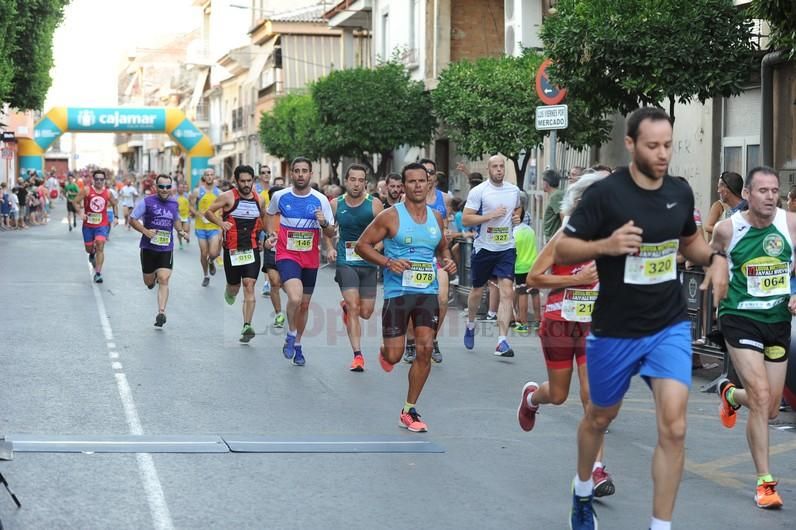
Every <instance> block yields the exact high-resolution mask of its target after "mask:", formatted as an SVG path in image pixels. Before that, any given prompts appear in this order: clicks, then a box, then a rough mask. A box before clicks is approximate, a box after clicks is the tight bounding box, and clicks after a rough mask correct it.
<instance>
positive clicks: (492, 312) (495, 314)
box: [486, 311, 497, 317]
mask: <svg viewBox="0 0 796 530" xmlns="http://www.w3.org/2000/svg"><path fill="white" fill-rule="evenodd" d="M486 316H488V317H494V316H497V313H496V312H495V311H487V312H486Z"/></svg>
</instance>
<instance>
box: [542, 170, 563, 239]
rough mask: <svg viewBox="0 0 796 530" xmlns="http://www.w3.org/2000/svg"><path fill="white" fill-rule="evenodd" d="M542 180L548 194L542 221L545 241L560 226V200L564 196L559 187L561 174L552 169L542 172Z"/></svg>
mask: <svg viewBox="0 0 796 530" xmlns="http://www.w3.org/2000/svg"><path fill="white" fill-rule="evenodd" d="M542 180H543V181H544V184H543V189H544V192H545V193H548V194H549V195H548V197H547V207H546V208H545V211H544V221H543V223H544V237H545V241H547V240H549V239H550V238H551V237H553V234H555V233H556V232H557V231H558V229H559V228H561V220H562V218H561V201H562V199H563V198H564V190H561V189H559V185H560V184H561V176H560V175H559V174H558V172H557V171H556V170H554V169H548V170H547V171H545V172H544V173H542Z"/></svg>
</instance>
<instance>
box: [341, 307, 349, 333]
mask: <svg viewBox="0 0 796 530" xmlns="http://www.w3.org/2000/svg"><path fill="white" fill-rule="evenodd" d="M340 309H342V310H343V312H342V313H341V315H340V316H341V317H342V318H343V327H346V328H347V327H348V304H346V303H345V300H341V301H340Z"/></svg>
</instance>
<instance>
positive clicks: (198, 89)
mask: <svg viewBox="0 0 796 530" xmlns="http://www.w3.org/2000/svg"><path fill="white" fill-rule="evenodd" d="M209 73H210V70H208V69H203V70H202V71H201V72H199V75H197V76H196V83H195V84H194V86H193V94H191V102H190V103H189V105H188V110H189V111H190V113H191V114H195V113H196V107H198V106H199V100H200V99H202V93H203V92H204V91H205V83H206V82H207V75H208V74H209Z"/></svg>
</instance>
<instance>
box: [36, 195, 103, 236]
mask: <svg viewBox="0 0 796 530" xmlns="http://www.w3.org/2000/svg"><path fill="white" fill-rule="evenodd" d="M33 193H35V191H34V192H33ZM110 196H111V194H110V192H109V191H108V188H104V189H103V190H102V191H100V192H98V191H97V190H95V189H94V186H90V187H89V188H88V193H87V194H86V197H85V198H84V199H83V210H84V212H85V214H86V221H85V223H83V224H85V225H86V226H87V227H89V228H96V227H98V226H108V225H109V224H110V223H109V222H108V205H109V204H110V203H111V201H110Z"/></svg>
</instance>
